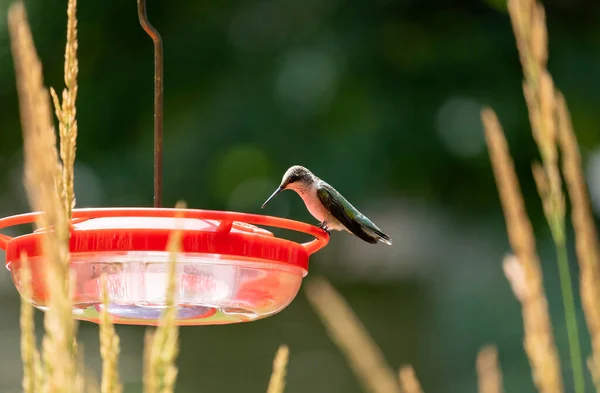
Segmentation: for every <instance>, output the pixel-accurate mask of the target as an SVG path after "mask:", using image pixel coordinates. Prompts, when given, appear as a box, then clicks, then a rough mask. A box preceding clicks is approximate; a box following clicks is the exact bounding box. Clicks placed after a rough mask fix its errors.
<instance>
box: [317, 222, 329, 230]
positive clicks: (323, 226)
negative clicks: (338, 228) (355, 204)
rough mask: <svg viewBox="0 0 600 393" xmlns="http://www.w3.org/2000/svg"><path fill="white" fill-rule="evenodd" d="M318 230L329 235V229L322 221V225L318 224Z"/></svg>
mask: <svg viewBox="0 0 600 393" xmlns="http://www.w3.org/2000/svg"><path fill="white" fill-rule="evenodd" d="M319 228H321V229H322V230H324V231H325V232H327V233H331V229H329V228H328V227H327V224H326V223H325V221H323V222H322V223H320V224H319Z"/></svg>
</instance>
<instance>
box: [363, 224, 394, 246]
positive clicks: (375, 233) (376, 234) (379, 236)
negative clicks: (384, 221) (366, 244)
mask: <svg viewBox="0 0 600 393" xmlns="http://www.w3.org/2000/svg"><path fill="white" fill-rule="evenodd" d="M363 230H364V231H365V232H366V233H367V234H368V235H369V236H372V237H373V238H374V239H375V240H377V241H380V242H382V243H385V244H387V245H389V246H391V245H392V239H391V238H390V237H389V236H388V235H386V234H385V233H383V232H381V230H380V229H378V228H372V227H368V226H363Z"/></svg>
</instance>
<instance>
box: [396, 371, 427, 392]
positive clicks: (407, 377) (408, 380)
mask: <svg viewBox="0 0 600 393" xmlns="http://www.w3.org/2000/svg"><path fill="white" fill-rule="evenodd" d="M398 378H399V379H400V386H402V389H403V390H404V393H423V389H422V388H421V384H420V383H419V380H418V379H417V374H416V373H415V370H414V369H413V367H412V366H403V367H401V368H400V371H399V372H398Z"/></svg>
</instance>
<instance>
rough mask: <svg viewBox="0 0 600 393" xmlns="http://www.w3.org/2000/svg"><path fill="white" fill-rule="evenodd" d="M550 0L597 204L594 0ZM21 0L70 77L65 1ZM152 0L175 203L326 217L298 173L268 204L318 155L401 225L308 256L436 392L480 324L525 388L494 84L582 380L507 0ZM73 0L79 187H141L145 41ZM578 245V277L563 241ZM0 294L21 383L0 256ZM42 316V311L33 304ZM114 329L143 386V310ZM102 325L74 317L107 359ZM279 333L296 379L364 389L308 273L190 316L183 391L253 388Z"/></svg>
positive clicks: (4, 179) (56, 72) (10, 209)
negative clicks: (276, 293) (316, 211)
mask: <svg viewBox="0 0 600 393" xmlns="http://www.w3.org/2000/svg"><path fill="white" fill-rule="evenodd" d="M9 4H10V1H7V0H0V15H2V17H0V114H1V115H0V132H1V136H2V139H1V141H0V215H1V216H6V215H10V214H17V213H22V212H25V211H27V210H28V209H29V208H28V206H27V204H26V200H25V194H24V191H23V187H22V180H21V178H22V166H23V155H22V150H21V145H22V137H21V129H20V124H19V115H18V101H17V96H16V92H15V80H14V68H13V63H12V57H11V54H10V45H9V38H8V31H7V27H6V11H7V9H8V6H9ZM545 5H546V8H547V12H548V23H549V29H550V33H549V34H550V62H549V68H550V71H551V73H552V74H553V76H554V78H555V81H556V84H557V86H558V87H559V88H560V89H562V90H563V91H564V93H565V95H566V98H567V101H568V103H569V105H570V109H571V112H572V116H573V120H574V124H575V129H576V132H577V135H578V137H579V139H580V142H581V144H582V146H581V148H582V153H583V155H584V159H585V163H586V168H585V170H586V175H587V177H588V181H589V186H590V191H591V196H592V200H593V204H594V208H595V211H596V212H597V211H598V209H600V149H599V141H600V135H599V134H598V132H597V129H598V124H599V122H600V112H599V111H598V110H597V108H598V105H599V104H600V94H598V92H599V91H600V72H598V70H600V51H598V47H599V46H600V28H599V27H598V24H597V21H598V18H599V17H600V3H599V2H598V1H596V0H553V1H548V2H546V3H545ZM26 6H27V10H28V12H29V17H30V20H31V23H32V29H33V33H34V38H35V43H36V46H37V49H38V52H39V55H40V57H41V59H42V62H43V65H44V76H45V81H46V84H47V85H49V86H53V87H55V88H56V89H57V90H62V87H63V81H62V75H63V54H64V43H65V29H66V12H65V11H66V1H47V2H42V1H26ZM148 13H149V17H150V20H151V22H152V23H153V24H154V25H155V26H156V27H157V28H158V29H159V31H160V32H161V34H162V36H163V39H164V50H165V74H164V86H165V140H164V143H165V145H164V146H165V161H164V176H165V190H164V197H165V205H166V206H172V205H174V203H175V202H176V201H177V200H180V199H183V200H185V201H187V203H188V205H189V206H190V207H193V208H205V209H227V210H236V211H244V212H252V213H266V214H270V215H279V216H283V217H289V218H293V219H297V220H302V221H306V222H309V223H315V220H314V219H313V218H312V217H311V216H310V215H309V213H308V212H307V211H306V209H305V208H304V206H303V204H302V202H301V200H300V198H298V196H297V195H295V194H293V193H291V192H286V193H283V194H282V195H280V196H279V197H278V198H276V199H275V200H274V201H273V202H272V203H271V204H270V205H269V207H268V209H267V210H266V211H261V210H260V205H261V204H262V203H263V202H264V200H265V199H266V197H268V196H269V195H270V193H271V192H272V191H273V190H274V188H275V187H276V186H277V185H278V182H279V180H280V179H281V176H282V174H283V172H284V171H285V170H286V169H287V168H288V167H289V166H291V165H294V164H301V165H304V166H307V167H308V168H309V169H311V170H313V172H314V173H315V174H317V176H320V177H321V178H323V179H325V180H326V181H328V182H329V183H330V184H332V185H333V186H334V187H336V188H337V189H338V190H339V191H340V192H342V193H343V194H344V195H345V196H346V197H347V198H348V199H349V200H350V201H352V203H353V204H354V205H355V206H356V207H357V208H359V209H360V210H361V211H362V212H363V213H365V214H366V215H368V216H369V217H370V218H372V219H373V221H374V222H376V223H377V224H378V225H379V226H380V227H381V228H382V229H384V230H385V231H386V232H388V233H389V234H390V235H391V237H392V238H393V239H394V245H393V246H392V247H387V246H384V245H378V246H372V245H369V244H367V243H364V242H362V241H360V240H358V239H356V238H353V237H351V236H350V235H349V234H346V233H334V234H333V236H332V238H331V241H330V243H329V246H328V247H327V248H326V249H325V250H323V251H321V252H319V253H318V254H316V255H315V256H314V257H313V258H312V259H311V269H310V274H309V276H310V275H316V274H322V275H325V276H327V277H328V278H330V279H331V280H332V282H333V283H334V284H335V286H336V287H337V288H338V289H339V291H340V292H341V293H342V294H343V295H344V296H345V297H346V298H347V299H348V301H349V303H350V304H351V305H352V307H353V308H354V310H355V311H356V313H357V314H358V316H359V317H360V318H361V320H362V321H363V322H364V323H365V325H366V327H367V328H368V329H369V330H370V332H371V333H372V335H373V336H374V338H375V340H376V341H377V343H378V344H379V345H380V346H381V347H382V349H383V351H384V353H385V355H386V358H387V359H388V361H389V362H390V364H391V365H392V366H394V367H398V366H400V365H402V364H404V363H412V364H413V365H414V367H415V368H416V370H417V374H418V376H419V377H420V379H421V382H422V385H423V388H424V390H425V391H426V392H428V393H435V392H445V393H459V392H461V393H462V392H475V391H476V375H475V356H476V353H477V350H478V349H479V348H480V346H482V345H483V344H485V343H495V344H497V345H498V347H499V356H500V362H501V366H502V369H503V371H504V375H505V382H506V390H507V391H511V392H519V393H521V392H522V393H526V392H533V391H534V389H533V383H532V382H531V376H530V369H529V365H528V363H527V359H526V357H525V355H524V352H523V349H522V342H521V341H522V323H521V312H520V307H519V304H518V302H517V300H516V299H515V298H514V296H513V295H512V292H511V290H510V287H509V285H508V283H507V281H506V279H505V277H504V275H503V273H502V267H501V261H502V258H503V256H504V255H505V253H507V252H508V251H509V247H508V243H507V238H506V233H505V227H504V220H503V217H502V211H501V208H500V204H499V201H498V197H497V191H496V188H495V183H494V179H493V176H492V171H491V167H490V164H489V158H488V155H487V149H486V146H485V142H484V139H483V134H482V127H481V124H480V119H479V111H480V109H481V107H482V105H491V106H492V107H493V108H494V109H495V110H496V111H497V113H498V115H499V117H500V120H501V122H502V124H503V126H504V128H505V131H506V134H507V137H508V140H509V143H510V146H511V153H512V154H513V156H514V158H515V161H516V166H517V170H518V172H519V176H520V179H521V182H522V188H523V191H524V193H525V197H526V202H527V207H528V209H529V213H530V215H531V217H532V220H533V221H534V225H535V227H536V235H537V240H538V246H539V251H540V254H541V257H542V259H543V268H544V273H545V280H546V281H545V285H546V288H547V292H548V298H549V302H550V307H551V312H552V320H553V323H554V325H555V332H556V335H557V339H558V344H559V350H560V353H561V356H562V360H563V372H564V375H565V382H566V384H567V386H568V389H567V391H568V392H570V391H572V377H571V372H570V363H569V361H568V350H567V347H566V339H565V338H566V331H565V327H564V313H563V310H562V302H561V299H560V291H559V287H558V277H557V272H556V270H557V269H556V262H555V258H554V249H553V244H552V242H551V238H550V236H549V232H548V230H547V227H546V224H545V221H544V218H543V215H542V212H541V207H540V204H539V199H538V197H537V194H536V193H535V187H534V183H533V181H532V177H531V171H530V168H531V167H530V163H531V161H532V160H533V159H535V158H536V148H535V145H534V143H533V141H532V137H531V134H530V131H529V125H528V118H527V111H526V108H525V105H524V100H523V97H522V90H521V66H520V64H519V59H518V54H517V51H516V47H515V43H514V38H513V35H512V29H511V25H510V22H509V18H508V15H507V13H506V9H505V4H504V2H503V1H502V0H480V1H469V0H455V1H450V0H426V1H419V0H397V1H392V0H375V1H341V0H262V1H255V0H248V1H237V2H218V1H212V2H210V1H201V0H180V1H177V2H168V1H157V0H149V4H148ZM78 18H79V44H80V49H79V67H80V77H79V97H78V103H77V109H78V121H79V130H80V131H79V138H78V145H77V146H78V148H77V161H76V171H75V172H76V195H77V205H78V207H89V206H150V205H151V204H152V143H153V142H152V121H153V115H152V110H153V98H152V93H153V80H152V78H153V63H152V61H153V52H152V42H151V40H150V38H149V37H148V36H147V35H146V34H145V33H144V31H143V30H142V29H141V27H140V25H139V22H138V19H137V11H136V4H135V2H134V1H133V0H127V1H105V2H91V1H80V4H79V10H78ZM569 236H570V238H569V239H570V240H571V243H572V239H573V236H572V232H570V234H569ZM1 257H2V258H3V255H2V256H1ZM571 265H572V268H573V273H574V277H577V266H576V263H575V260H574V257H573V252H572V248H571ZM578 304H579V303H578ZM0 311H1V312H2V316H1V317H0V389H1V390H2V391H11V392H15V391H18V390H19V389H20V388H19V386H20V378H21V363H20V350H19V328H18V326H19V325H18V323H19V298H18V295H17V292H16V290H15V289H14V287H13V286H12V283H11V281H10V276H9V273H8V272H7V271H5V272H4V273H3V274H1V275H0ZM579 318H580V329H581V335H582V339H583V346H584V350H583V352H584V354H585V355H586V356H587V354H588V353H589V349H588V348H589V343H588V338H587V333H586V329H585V323H584V321H583V316H582V314H581V313H579ZM37 320H38V326H41V321H42V319H41V314H39V315H38V319H37ZM118 332H119V333H120V335H121V340H122V355H121V360H120V361H121V372H122V376H123V380H124V382H125V387H126V389H125V391H126V392H139V391H141V375H142V356H141V351H142V345H143V334H144V329H143V328H141V327H131V326H129V327H127V326H125V327H119V328H118ZM97 333H98V329H97V326H95V325H93V324H89V323H82V324H81V325H80V337H81V340H82V342H83V344H84V347H85V348H84V349H85V354H86V358H87V364H88V365H89V366H90V367H91V368H92V369H93V370H95V371H96V372H98V371H99V369H100V357H99V350H98V339H97ZM281 343H286V344H288V345H289V346H290V350H291V358H290V363H289V371H288V387H287V390H286V392H288V393H300V392H302V393H305V392H310V393H337V392H340V393H341V392H344V393H357V392H360V391H361V390H360V388H359V385H358V383H357V381H356V380H355V377H354V376H353V374H352V372H351V370H350V369H349V367H348V366H347V364H346V363H345V360H344V358H343V356H342V355H341V354H340V353H339V351H338V350H337V348H336V347H335V346H334V345H333V344H332V343H331V342H330V341H329V339H328V337H327V335H326V333H325V330H324V329H323V327H322V325H321V323H320V321H319V319H318V317H317V316H316V314H315V313H314V312H313V310H312V309H311V307H310V305H309V303H308V302H307V300H306V298H305V296H304V294H303V292H301V293H300V294H299V295H298V297H297V298H296V300H295V301H294V302H293V303H292V304H291V305H290V306H289V307H288V308H287V309H285V310H284V311H283V312H281V313H280V314H277V315H275V316H273V317H271V318H268V319H265V320H261V321H257V322H252V323H248V324H241V325H231V326H217V327H188V328H182V329H181V355H180V357H179V360H178V366H179V368H180V374H179V379H178V383H177V391H178V392H182V393H184V392H211V393H229V392H242V391H243V392H263V391H265V389H266V386H267V382H268V378H269V375H270V372H271V362H272V357H273V355H274V353H275V351H276V349H277V346H278V345H279V344H281ZM587 382H588V385H587V391H590V392H591V391H593V389H592V387H591V384H590V381H589V379H588V381H587Z"/></svg>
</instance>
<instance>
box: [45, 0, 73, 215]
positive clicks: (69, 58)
mask: <svg viewBox="0 0 600 393" xmlns="http://www.w3.org/2000/svg"><path fill="white" fill-rule="evenodd" d="M76 12H77V0H69V3H68V6H67V43H66V47H65V66H64V79H65V85H66V87H65V89H64V90H63V92H62V103H61V102H60V101H59V99H58V95H57V94H56V92H55V91H54V89H53V88H50V93H51V95H52V99H53V101H54V111H55V114H56V117H57V119H58V121H59V135H60V158H61V160H62V162H63V171H62V184H63V189H62V192H61V197H62V202H63V205H64V209H65V212H66V213H67V216H68V217H70V216H71V210H72V209H73V207H74V206H75V191H74V185H73V182H74V164H75V153H76V141H77V118H76V115H77V109H76V106H75V101H76V99H77V90H78V85H77V75H78V73H79V63H78V61H77V48H78V45H79V43H78V41H77V16H76Z"/></svg>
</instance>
